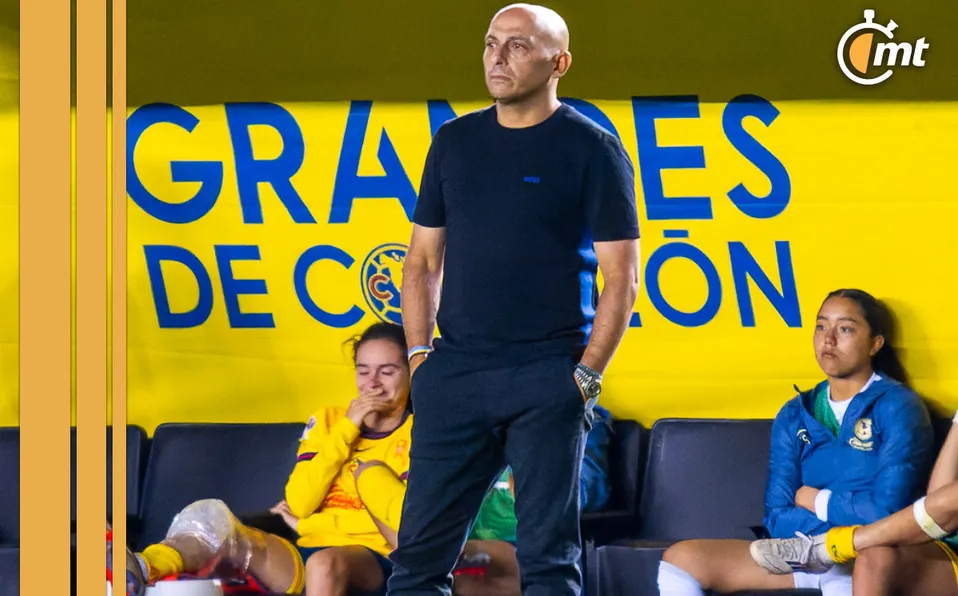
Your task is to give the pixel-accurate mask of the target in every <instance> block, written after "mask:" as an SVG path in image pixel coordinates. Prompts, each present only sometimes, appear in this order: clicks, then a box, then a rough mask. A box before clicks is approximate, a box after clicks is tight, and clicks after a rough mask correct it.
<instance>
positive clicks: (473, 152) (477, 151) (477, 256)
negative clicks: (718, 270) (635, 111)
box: [413, 105, 639, 358]
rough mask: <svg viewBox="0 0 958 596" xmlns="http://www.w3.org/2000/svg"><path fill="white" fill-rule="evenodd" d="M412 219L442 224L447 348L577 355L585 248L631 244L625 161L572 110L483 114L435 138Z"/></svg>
mask: <svg viewBox="0 0 958 596" xmlns="http://www.w3.org/2000/svg"><path fill="white" fill-rule="evenodd" d="M413 220H414V222H415V223H416V224H418V225H420V226H424V227H431V228H437V227H445V228H446V252H445V259H444V265H443V278H442V292H441V297H440V304H439V313H438V318H437V323H438V326H439V331H440V335H441V337H442V339H441V343H442V344H443V346H444V347H449V348H452V349H454V350H455V351H458V352H465V353H469V354H474V355H477V356H478V355H489V356H496V355H498V356H503V357H506V358H516V357H520V358H521V357H522V355H527V356H530V357H535V356H538V355H543V354H546V353H548V354H559V353H574V352H577V351H581V350H582V349H584V348H585V345H586V342H587V339H588V334H589V333H590V331H591V328H592V320H593V317H594V315H595V307H596V304H597V300H598V289H597V286H596V271H597V261H596V256H595V252H594V250H593V242H603V241H613V240H628V239H635V238H638V237H639V224H638V214H637V209H636V202H635V174H634V170H633V166H632V161H631V159H630V158H629V156H628V154H627V153H626V152H625V149H624V148H623V147H622V144H621V143H620V142H619V140H618V139H617V138H616V137H615V136H613V135H611V134H609V133H608V132H606V131H605V130H603V129H602V128H600V127H599V126H598V125H596V124H595V123H593V122H592V121H591V120H589V119H588V118H586V117H585V116H583V115H582V114H580V113H579V112H577V111H576V110H574V109H573V108H571V107H569V106H566V105H562V107H560V108H559V109H558V110H557V111H556V112H555V113H553V114H552V115H551V116H550V117H549V118H547V119H546V120H544V121H543V122H541V123H539V124H537V125H535V126H531V127H527V128H506V127H504V126H502V125H500V124H499V122H498V119H497V116H496V109H495V107H494V106H493V107H489V108H485V109H483V110H479V111H477V112H473V113H470V114H466V115H463V116H461V117H459V118H456V119H454V120H451V121H449V122H447V123H445V124H444V125H443V126H442V127H441V128H440V129H439V131H438V132H437V133H436V136H435V138H434V139H433V143H432V146H431V147H430V149H429V154H428V156H427V158H426V165H425V170H424V172H423V178H422V185H421V188H420V193H419V200H418V202H417V203H416V210H415V215H414V218H413Z"/></svg>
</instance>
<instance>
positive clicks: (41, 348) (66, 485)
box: [20, 0, 71, 594]
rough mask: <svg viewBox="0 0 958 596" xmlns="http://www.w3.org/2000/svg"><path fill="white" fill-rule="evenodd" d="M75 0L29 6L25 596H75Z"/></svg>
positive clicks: (41, 0)
mask: <svg viewBox="0 0 958 596" xmlns="http://www.w3.org/2000/svg"><path fill="white" fill-rule="evenodd" d="M70 128H71V119H70V0H29V1H24V2H21V4H20V519H21V520H26V523H24V522H23V521H21V527H22V529H23V531H22V532H21V533H20V578H21V590H22V591H21V593H22V594H33V593H37V592H43V593H45V594H69V593H70V531H69V529H70V409H71V408H70V276H71V270H70V192H71V188H70Z"/></svg>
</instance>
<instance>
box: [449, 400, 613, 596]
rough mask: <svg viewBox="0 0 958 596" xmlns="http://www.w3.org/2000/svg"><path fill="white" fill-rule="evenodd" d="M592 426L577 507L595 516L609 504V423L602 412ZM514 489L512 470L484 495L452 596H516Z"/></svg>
mask: <svg viewBox="0 0 958 596" xmlns="http://www.w3.org/2000/svg"><path fill="white" fill-rule="evenodd" d="M593 413H594V416H595V420H594V421H593V423H592V429H591V430H590V431H589V434H588V436H587V437H586V445H585V457H584V459H583V462H582V472H581V474H580V476H579V507H580V510H581V511H582V512H583V513H587V512H590V511H599V510H600V509H602V508H603V507H605V505H606V503H608V501H609V494H610V492H611V490H612V487H611V483H610V481H609V471H608V467H609V463H608V462H609V443H610V439H611V434H612V428H611V421H612V417H611V415H610V414H609V412H608V410H606V409H605V408H602V407H601V406H595V407H594V408H593ZM515 505H516V501H515V485H514V482H513V479H512V473H511V471H510V470H508V469H507V470H505V471H504V472H503V473H502V476H501V477H500V478H499V481H498V482H496V484H495V485H493V487H492V488H491V489H490V490H489V492H488V493H487V494H486V498H485V500H484V501H483V502H482V507H481V508H480V509H479V514H478V515H477V517H476V522H475V523H474V524H473V527H472V532H471V533H470V534H469V540H468V541H467V542H466V546H465V548H464V549H463V554H462V557H461V559H460V564H459V565H458V566H457V570H456V577H455V581H454V582H453V586H452V589H453V594H455V595H456V596H513V595H515V596H519V595H520V594H521V593H522V588H521V585H520V580H519V562H518V560H517V559H516V546H515V545H516V529H517V520H516V512H515Z"/></svg>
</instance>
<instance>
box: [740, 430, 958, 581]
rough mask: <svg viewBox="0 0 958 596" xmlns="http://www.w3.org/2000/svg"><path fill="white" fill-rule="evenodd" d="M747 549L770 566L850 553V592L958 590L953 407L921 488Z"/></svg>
mask: <svg viewBox="0 0 958 596" xmlns="http://www.w3.org/2000/svg"><path fill="white" fill-rule="evenodd" d="M751 552H752V557H753V558H754V559H755V562H757V563H758V564H759V565H762V566H763V567H765V568H766V569H768V571H769V572H771V573H792V572H793V571H794V570H796V569H807V568H810V567H811V568H827V567H831V566H833V565H838V564H844V563H847V562H849V561H851V560H854V561H855V572H854V575H853V578H854V593H855V594H856V596H866V595H867V596H885V595H891V594H901V595H902V596H958V413H955V418H954V422H953V423H952V426H951V431H950V432H949V433H948V438H946V439H945V444H944V446H943V447H942V449H941V452H940V453H939V454H938V461H937V462H936V463H935V468H934V470H933V471H932V473H931V479H930V480H929V482H928V494H927V496H925V497H922V498H920V499H918V500H917V501H915V503H914V504H912V505H911V506H909V507H906V508H905V509H902V510H901V511H898V512H897V513H895V514H894V515H892V516H889V517H886V518H883V519H881V520H879V521H877V522H875V523H873V524H869V525H866V526H842V527H835V528H832V529H830V530H828V532H827V533H825V534H820V535H818V536H812V537H807V536H804V535H799V537H798V538H786V539H773V540H758V541H756V542H754V543H752V548H751Z"/></svg>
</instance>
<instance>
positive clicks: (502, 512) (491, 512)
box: [469, 469, 517, 542]
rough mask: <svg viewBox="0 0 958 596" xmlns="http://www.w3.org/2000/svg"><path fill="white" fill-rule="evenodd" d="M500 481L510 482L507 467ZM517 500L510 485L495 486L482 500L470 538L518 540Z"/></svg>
mask: <svg viewBox="0 0 958 596" xmlns="http://www.w3.org/2000/svg"><path fill="white" fill-rule="evenodd" d="M500 482H509V470H508V469H507V470H506V471H504V472H503V473H502V476H500V477H499V480H498V481H497V484H498V483H500ZM516 525H517V522H516V500H515V498H514V497H513V496H512V491H511V490H509V488H508V487H505V486H504V487H502V488H499V487H496V486H493V487H492V488H491V489H489V492H488V493H486V498H485V499H484V500H483V501H482V506H481V507H480V508H479V514H478V515H477V516H476V523H474V524H473V525H472V532H470V534H469V540H504V541H506V542H515V541H516Z"/></svg>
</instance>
